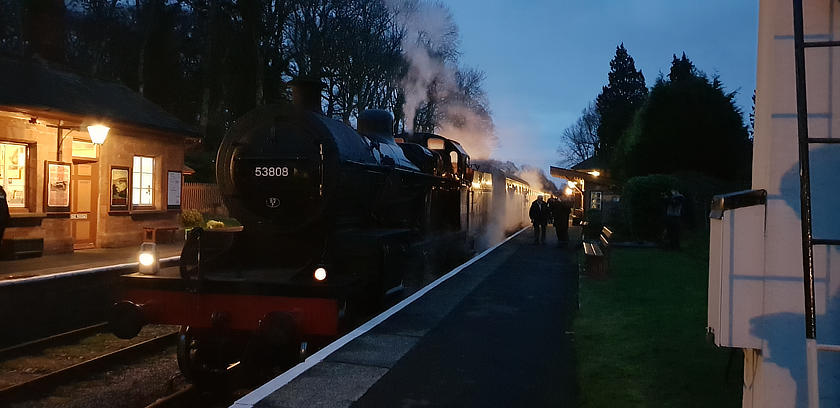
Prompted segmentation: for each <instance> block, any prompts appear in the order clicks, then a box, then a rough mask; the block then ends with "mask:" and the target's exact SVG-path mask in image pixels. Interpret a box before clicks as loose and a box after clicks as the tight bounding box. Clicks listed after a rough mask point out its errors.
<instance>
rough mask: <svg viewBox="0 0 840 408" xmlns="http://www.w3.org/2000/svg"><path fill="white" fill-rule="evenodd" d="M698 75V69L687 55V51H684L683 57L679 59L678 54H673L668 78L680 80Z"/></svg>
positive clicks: (672, 80) (675, 80)
mask: <svg viewBox="0 0 840 408" xmlns="http://www.w3.org/2000/svg"><path fill="white" fill-rule="evenodd" d="M696 77H697V69H696V68H695V67H694V63H693V62H691V61H690V60H689V59H688V58H687V57H686V56H685V52H683V53H682V57H681V58H679V59H678V58H677V54H673V59H672V60H671V71H670V72H669V73H668V79H669V80H670V81H671V82H679V81H685V80H691V79H694V78H696Z"/></svg>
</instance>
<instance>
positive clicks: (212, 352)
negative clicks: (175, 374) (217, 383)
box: [177, 326, 228, 383]
mask: <svg viewBox="0 0 840 408" xmlns="http://www.w3.org/2000/svg"><path fill="white" fill-rule="evenodd" d="M177 357H178V368H180V369H181V373H183V374H184V377H186V378H187V379H189V380H191V381H194V382H196V383H203V382H208V381H210V380H214V379H218V378H220V377H221V376H222V375H224V373H225V372H226V371H227V366H228V363H227V361H226V360H225V359H224V358H223V357H222V354H221V353H220V350H218V347H213V345H212V344H210V343H209V342H208V341H206V340H202V339H199V338H198V337H197V336H195V334H194V333H193V331H192V330H191V329H190V327H189V326H182V327H181V332H180V333H179V334H178V348H177Z"/></svg>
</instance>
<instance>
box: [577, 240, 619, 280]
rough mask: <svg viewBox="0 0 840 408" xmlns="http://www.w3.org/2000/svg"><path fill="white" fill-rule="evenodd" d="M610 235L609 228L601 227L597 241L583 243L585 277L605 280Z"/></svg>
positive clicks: (607, 267)
mask: <svg viewBox="0 0 840 408" xmlns="http://www.w3.org/2000/svg"><path fill="white" fill-rule="evenodd" d="M612 234H613V233H612V231H611V230H610V229H609V228H607V227H603V228H601V234H600V236H599V237H598V241H584V242H583V253H584V255H585V256H586V274H587V275H589V276H591V277H594V278H599V279H603V278H606V276H607V270H608V269H609V252H610V237H612Z"/></svg>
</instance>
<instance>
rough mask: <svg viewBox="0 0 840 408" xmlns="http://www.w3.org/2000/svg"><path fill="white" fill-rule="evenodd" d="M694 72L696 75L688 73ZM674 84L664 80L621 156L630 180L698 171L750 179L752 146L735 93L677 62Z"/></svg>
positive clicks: (686, 62) (638, 117)
mask: <svg viewBox="0 0 840 408" xmlns="http://www.w3.org/2000/svg"><path fill="white" fill-rule="evenodd" d="M687 68H692V69H690V70H689V69H687ZM671 72H672V73H676V75H672V76H670V77H671V78H673V79H665V78H664V77H660V78H659V79H658V80H657V81H656V84H655V85H654V86H653V88H652V89H651V92H650V96H649V97H648V100H647V101H646V102H645V104H644V106H643V108H642V109H641V110H640V111H639V112H638V114H637V115H636V117H635V120H634V123H633V125H632V126H631V128H630V130H629V131H628V132H626V133H625V135H624V136H623V139H622V141H621V142H622V143H621V144H620V146H621V149H620V150H619V151H617V152H616V153H617V156H619V157H618V158H619V162H621V163H624V164H625V166H624V168H625V170H626V173H625V175H626V176H643V175H648V174H653V173H664V174H670V173H675V172H681V171H696V172H700V173H703V174H706V175H709V176H713V177H716V178H719V179H723V180H738V181H743V180H745V177H748V176H749V163H750V152H751V149H750V147H751V144H750V141H749V136H748V132H747V127H746V126H745V125H744V118H743V113H742V112H741V110H740V109H739V108H738V107H737V106H736V105H735V102H734V98H735V92H726V91H724V88H723V84H722V83H721V81H720V79H719V78H717V77H712V79H711V80H710V79H709V78H708V77H706V75H705V74H703V73H702V72H699V71H697V70H696V69H693V64H692V63H691V61H689V60H688V59H687V58H685V57H683V58H681V59H677V58H674V60H673V61H672V66H671Z"/></svg>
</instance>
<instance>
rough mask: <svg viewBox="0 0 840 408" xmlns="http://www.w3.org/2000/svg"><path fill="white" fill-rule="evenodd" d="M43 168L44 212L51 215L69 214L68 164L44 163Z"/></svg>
mask: <svg viewBox="0 0 840 408" xmlns="http://www.w3.org/2000/svg"><path fill="white" fill-rule="evenodd" d="M44 166H46V171H45V172H44V174H46V177H45V180H44V181H45V183H46V186H44V190H45V193H44V195H45V196H46V199H45V200H44V207H45V209H44V210H45V211H46V212H51V213H69V212H70V163H63V162H54V161H46V162H44Z"/></svg>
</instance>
